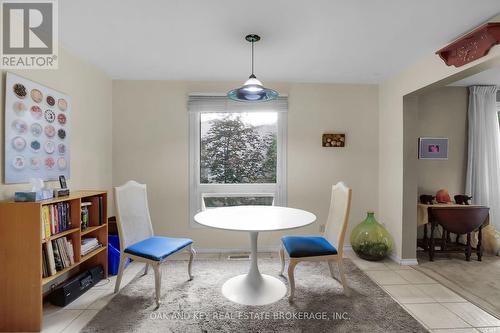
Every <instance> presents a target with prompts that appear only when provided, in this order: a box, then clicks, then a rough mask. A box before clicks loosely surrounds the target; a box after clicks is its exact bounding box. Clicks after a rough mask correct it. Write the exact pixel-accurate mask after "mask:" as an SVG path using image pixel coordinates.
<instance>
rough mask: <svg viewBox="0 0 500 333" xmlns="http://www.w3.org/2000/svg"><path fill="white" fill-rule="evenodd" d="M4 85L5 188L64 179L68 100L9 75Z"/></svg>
mask: <svg viewBox="0 0 500 333" xmlns="http://www.w3.org/2000/svg"><path fill="white" fill-rule="evenodd" d="M5 83H6V84H5V95H4V96H5V128H4V130H5V132H4V133H5V134H4V135H5V146H4V154H5V155H4V163H5V164H4V168H5V169H4V170H5V184H20V183H29V181H30V178H41V179H42V180H58V179H59V176H60V175H64V177H65V178H66V179H68V178H69V175H70V165H69V162H70V136H71V130H70V122H71V107H72V104H71V98H70V97H69V96H68V95H66V94H64V93H62V92H59V91H57V90H54V89H51V88H49V87H46V86H44V85H41V84H39V83H36V82H33V81H31V80H28V79H25V78H23V77H21V76H19V75H15V74H13V73H7V77H6V80H5Z"/></svg>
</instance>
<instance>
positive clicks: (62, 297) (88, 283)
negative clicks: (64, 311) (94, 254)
mask: <svg viewBox="0 0 500 333" xmlns="http://www.w3.org/2000/svg"><path fill="white" fill-rule="evenodd" d="M103 278H104V271H103V269H102V266H101V265H99V266H95V267H92V268H91V269H89V270H88V271H86V272H83V273H81V274H78V275H76V276H74V277H72V278H70V279H69V280H68V281H66V282H64V283H63V284H62V285H61V286H59V287H58V288H56V289H55V290H54V291H53V292H51V293H50V295H49V301H50V303H52V304H54V305H57V306H66V305H68V304H69V303H71V302H73V301H74V300H75V299H77V298H78V297H80V296H81V295H83V294H84V293H85V292H86V291H87V290H89V289H90V288H92V287H93V286H94V285H95V284H96V283H98V282H99V281H101V280H102V279H103Z"/></svg>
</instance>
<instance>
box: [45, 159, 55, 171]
mask: <svg viewBox="0 0 500 333" xmlns="http://www.w3.org/2000/svg"><path fill="white" fill-rule="evenodd" d="M55 164H56V162H55V161H54V159H53V158H52V157H47V158H46V159H45V167H46V168H47V169H49V170H50V169H52V168H53V167H54V165H55Z"/></svg>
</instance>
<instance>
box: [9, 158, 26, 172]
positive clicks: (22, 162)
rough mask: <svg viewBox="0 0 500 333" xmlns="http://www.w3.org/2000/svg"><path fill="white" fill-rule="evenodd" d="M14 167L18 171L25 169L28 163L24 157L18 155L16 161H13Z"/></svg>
mask: <svg viewBox="0 0 500 333" xmlns="http://www.w3.org/2000/svg"><path fill="white" fill-rule="evenodd" d="M12 165H13V166H14V168H16V169H17V170H22V169H24V167H25V166H26V161H25V160H24V156H22V155H17V156H16V157H14V159H13V160H12Z"/></svg>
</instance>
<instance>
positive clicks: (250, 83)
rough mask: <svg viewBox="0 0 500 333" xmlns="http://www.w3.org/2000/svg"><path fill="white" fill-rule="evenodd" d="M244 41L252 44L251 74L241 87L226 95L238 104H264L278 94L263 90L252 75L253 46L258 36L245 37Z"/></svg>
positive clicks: (266, 89)
mask: <svg viewBox="0 0 500 333" xmlns="http://www.w3.org/2000/svg"><path fill="white" fill-rule="evenodd" d="M245 39H246V40H247V41H248V42H250V43H252V74H251V75H250V77H249V78H248V80H246V81H245V83H244V84H243V86H241V87H240V88H237V89H233V90H231V91H230V92H228V93H227V97H228V98H230V99H232V100H233V101H238V102H266V101H270V100H273V99H275V98H277V97H278V92H277V91H275V90H272V89H268V88H265V87H264V86H263V85H262V82H260V81H259V80H258V79H257V77H256V76H255V74H254V73H253V44H254V43H255V42H258V41H259V40H260V36H259V35H247V36H246V37H245Z"/></svg>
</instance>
